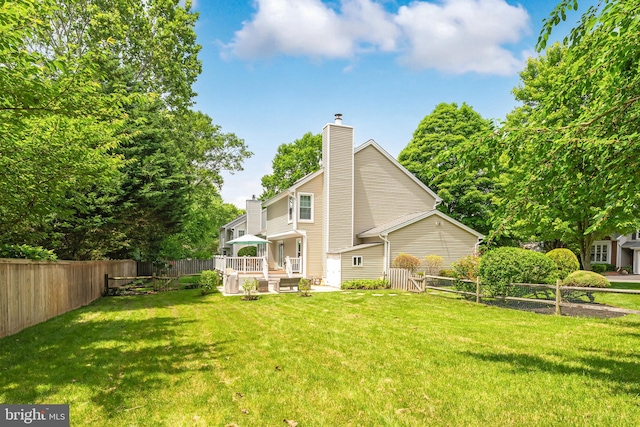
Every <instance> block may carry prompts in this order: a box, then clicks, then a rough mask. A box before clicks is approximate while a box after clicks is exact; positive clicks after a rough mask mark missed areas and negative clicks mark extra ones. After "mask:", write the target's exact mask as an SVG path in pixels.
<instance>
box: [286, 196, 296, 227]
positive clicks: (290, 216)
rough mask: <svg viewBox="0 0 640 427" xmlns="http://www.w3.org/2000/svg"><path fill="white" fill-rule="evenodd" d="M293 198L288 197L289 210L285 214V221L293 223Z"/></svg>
mask: <svg viewBox="0 0 640 427" xmlns="http://www.w3.org/2000/svg"><path fill="white" fill-rule="evenodd" d="M295 200H296V199H295V197H292V196H289V210H288V213H287V220H288V221H289V222H290V223H291V222H293V213H294V212H295Z"/></svg>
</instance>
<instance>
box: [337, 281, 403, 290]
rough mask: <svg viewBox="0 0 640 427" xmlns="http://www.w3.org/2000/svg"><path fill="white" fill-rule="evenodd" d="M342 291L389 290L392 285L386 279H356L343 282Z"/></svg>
mask: <svg viewBox="0 0 640 427" xmlns="http://www.w3.org/2000/svg"><path fill="white" fill-rule="evenodd" d="M340 287H341V289H366V290H373V289H389V288H390V287H391V284H390V283H389V281H388V280H386V279H356V280H347V281H345V282H342V285H341V286H340Z"/></svg>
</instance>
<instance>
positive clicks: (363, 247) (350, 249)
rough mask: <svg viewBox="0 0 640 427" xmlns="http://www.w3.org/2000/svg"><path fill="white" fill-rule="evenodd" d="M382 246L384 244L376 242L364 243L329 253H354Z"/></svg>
mask: <svg viewBox="0 0 640 427" xmlns="http://www.w3.org/2000/svg"><path fill="white" fill-rule="evenodd" d="M380 245H382V242H376V243H363V244H361V245H355V246H350V247H348V248H342V249H337V250H335V251H329V252H327V253H328V254H342V253H345V252H352V251H357V250H359V249H366V248H370V247H373V246H380Z"/></svg>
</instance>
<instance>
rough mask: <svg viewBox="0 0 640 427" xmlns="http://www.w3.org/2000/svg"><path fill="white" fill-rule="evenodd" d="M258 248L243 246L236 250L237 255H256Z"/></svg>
mask: <svg viewBox="0 0 640 427" xmlns="http://www.w3.org/2000/svg"><path fill="white" fill-rule="evenodd" d="M257 253H258V249H257V248H256V247H255V246H245V247H244V248H242V249H240V250H239V251H238V256H256V255H257Z"/></svg>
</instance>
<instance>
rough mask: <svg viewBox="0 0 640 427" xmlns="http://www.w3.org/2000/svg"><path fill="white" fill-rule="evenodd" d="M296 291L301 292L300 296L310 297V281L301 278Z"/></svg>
mask: <svg viewBox="0 0 640 427" xmlns="http://www.w3.org/2000/svg"><path fill="white" fill-rule="evenodd" d="M298 290H299V291H300V292H302V294H301V296H303V297H309V296H311V294H310V293H309V291H311V281H309V279H305V278H304V277H301V278H300V281H299V282H298Z"/></svg>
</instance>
